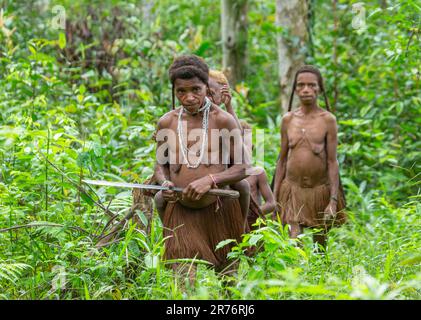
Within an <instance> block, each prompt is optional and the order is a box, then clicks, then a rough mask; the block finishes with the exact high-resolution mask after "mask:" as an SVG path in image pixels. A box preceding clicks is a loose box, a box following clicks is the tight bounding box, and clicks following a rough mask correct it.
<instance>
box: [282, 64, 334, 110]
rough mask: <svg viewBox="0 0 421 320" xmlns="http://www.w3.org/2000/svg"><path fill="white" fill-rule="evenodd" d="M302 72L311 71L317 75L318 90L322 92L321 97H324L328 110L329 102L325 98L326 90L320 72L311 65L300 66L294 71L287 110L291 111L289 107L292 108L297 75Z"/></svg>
mask: <svg viewBox="0 0 421 320" xmlns="http://www.w3.org/2000/svg"><path fill="white" fill-rule="evenodd" d="M304 72H309V73H312V74H314V75H315V76H316V77H317V84H318V85H319V88H320V91H321V92H322V93H323V97H324V99H325V104H326V109H327V111H330V104H329V100H328V99H327V96H326V90H325V87H324V84H323V77H322V74H321V73H320V71H319V69H317V68H316V67H315V66H311V65H305V66H302V67H301V68H299V69H298V70H297V72H296V73H295V77H294V83H293V85H292V92H291V96H290V98H289V105H288V111H291V108H292V101H293V99H294V92H295V88H296V87H297V78H298V75H299V74H300V73H304Z"/></svg>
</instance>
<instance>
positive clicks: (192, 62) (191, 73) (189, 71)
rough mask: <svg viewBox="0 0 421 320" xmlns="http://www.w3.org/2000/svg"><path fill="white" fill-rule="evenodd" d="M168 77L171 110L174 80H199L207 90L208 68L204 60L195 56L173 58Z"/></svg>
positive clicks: (173, 98) (173, 101)
mask: <svg viewBox="0 0 421 320" xmlns="http://www.w3.org/2000/svg"><path fill="white" fill-rule="evenodd" d="M168 75H169V77H170V81H171V86H172V88H171V91H172V108H173V109H174V107H175V93H174V82H175V80H176V79H192V78H195V77H197V78H199V79H200V80H201V81H202V82H203V83H204V84H205V85H206V87H207V88H208V90H209V84H208V82H209V67H208V65H207V64H206V62H205V60H203V59H202V58H201V57H198V56H196V55H193V54H192V55H183V56H180V57H177V58H175V60H174V62H173V63H172V65H171V67H170V69H169V70H168Z"/></svg>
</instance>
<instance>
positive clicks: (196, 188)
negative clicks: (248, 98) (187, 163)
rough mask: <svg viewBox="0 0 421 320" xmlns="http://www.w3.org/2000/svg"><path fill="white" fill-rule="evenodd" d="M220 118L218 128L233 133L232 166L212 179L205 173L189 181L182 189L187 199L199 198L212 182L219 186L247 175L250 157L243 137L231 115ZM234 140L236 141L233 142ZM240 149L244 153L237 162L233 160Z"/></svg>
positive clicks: (231, 144)
mask: <svg viewBox="0 0 421 320" xmlns="http://www.w3.org/2000/svg"><path fill="white" fill-rule="evenodd" d="M221 118H223V119H222V120H220V121H218V122H219V128H224V129H227V130H228V131H230V132H232V133H233V137H232V138H231V139H230V146H229V147H230V149H229V150H230V163H232V166H231V167H229V168H228V169H226V170H224V171H222V172H219V173H215V174H213V175H212V177H213V179H212V178H211V177H210V175H207V176H204V177H202V178H199V179H197V180H195V181H193V182H191V183H190V184H189V185H188V186H187V187H186V188H184V190H183V197H186V198H187V199H191V200H200V198H201V197H202V196H203V195H204V194H205V193H206V192H208V191H209V189H211V187H212V185H213V184H214V183H215V184H217V186H219V187H221V186H225V185H231V184H233V183H235V182H237V181H240V180H242V179H244V178H246V177H247V176H248V175H247V174H246V169H248V168H250V160H248V159H250V158H249V157H250V155H249V154H248V152H247V150H246V149H245V148H244V145H243V139H242V137H241V131H240V130H239V129H238V127H237V125H236V123H235V120H234V119H233V117H232V116H228V117H227V116H226V115H223V116H222V117H221ZM232 130H233V131H232ZM234 142H236V143H235V144H234ZM242 151H244V153H245V154H246V155H245V156H244V157H242V159H241V160H242V161H238V163H236V162H234V160H236V157H235V155H236V152H237V153H238V152H242ZM237 155H238V154H237ZM237 160H238V159H237Z"/></svg>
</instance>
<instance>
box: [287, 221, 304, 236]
mask: <svg viewBox="0 0 421 320" xmlns="http://www.w3.org/2000/svg"><path fill="white" fill-rule="evenodd" d="M290 227H291V228H290V230H289V236H290V237H291V238H292V239H295V238H297V237H298V236H299V235H300V234H302V233H303V227H302V226H301V225H300V224H298V223H292V224H290Z"/></svg>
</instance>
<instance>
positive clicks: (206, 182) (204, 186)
mask: <svg viewBox="0 0 421 320" xmlns="http://www.w3.org/2000/svg"><path fill="white" fill-rule="evenodd" d="M212 184H213V181H212V178H211V177H210V176H209V175H207V176H205V177H203V178H200V179H197V180H195V181H193V182H191V183H189V185H188V186H187V187H185V188H184V190H183V195H182V197H183V199H187V200H190V201H198V200H200V199H201V198H202V197H203V195H204V194H205V193H206V192H208V191H209V190H210V189H211V186H212Z"/></svg>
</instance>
